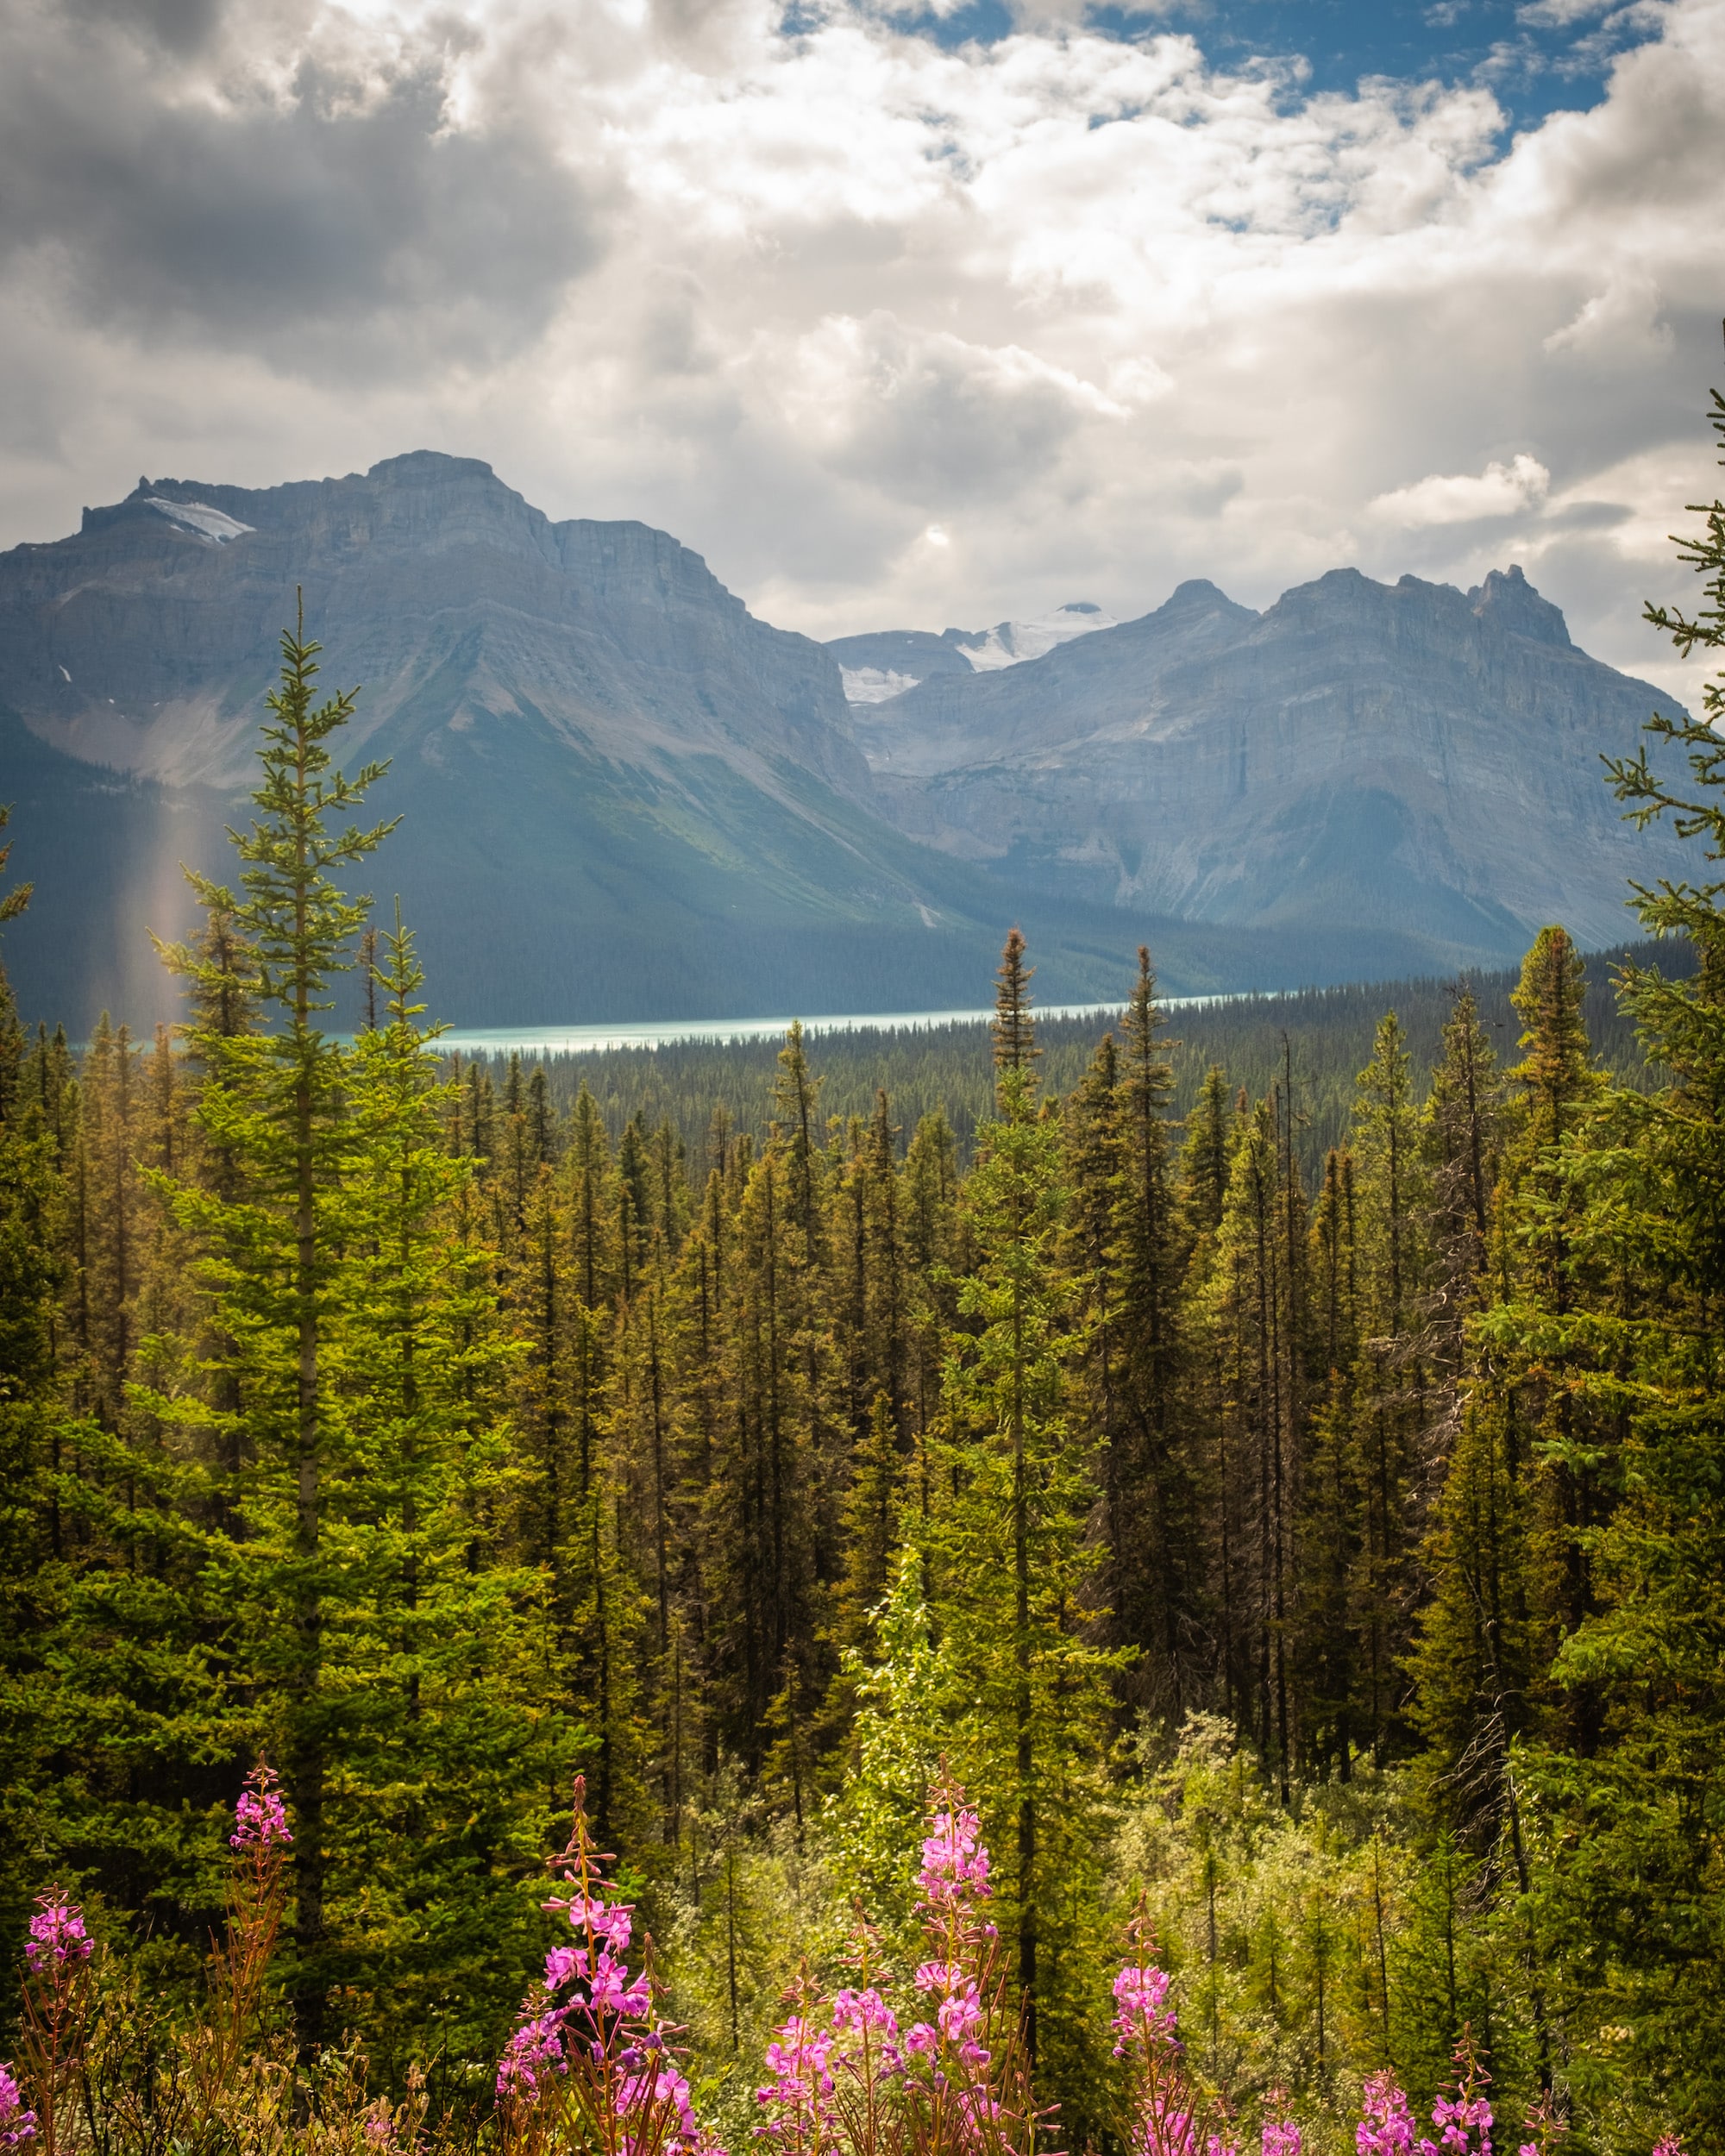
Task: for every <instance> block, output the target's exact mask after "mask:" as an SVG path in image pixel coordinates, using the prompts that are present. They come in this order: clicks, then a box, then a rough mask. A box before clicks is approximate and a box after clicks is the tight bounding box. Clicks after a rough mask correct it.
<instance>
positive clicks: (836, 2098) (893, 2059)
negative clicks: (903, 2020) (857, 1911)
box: [755, 1920, 904, 2156]
mask: <svg viewBox="0 0 1725 2156" xmlns="http://www.w3.org/2000/svg"><path fill="white" fill-rule="evenodd" d="M846 1959H847V1960H848V1962H849V1964H850V1967H851V1969H852V1970H853V1971H855V1974H856V1983H855V1984H847V1985H846V1986H845V1987H844V1990H841V1991H840V1992H839V1993H838V1996H837V1997H836V1998H835V1999H834V2000H833V2001H832V2002H831V2007H830V2008H829V2007H827V2006H826V2004H825V2002H824V2001H823V2000H822V1998H821V1996H820V1995H819V1991H818V1990H817V1988H816V1987H815V1985H814V1984H813V1983H812V1980H811V1979H810V1977H809V1974H808V1971H807V1970H806V1969H805V1970H804V1971H803V1972H802V1975H801V1977H800V1978H799V1980H798V1982H797V1984H796V1985H795V1986H794V1987H793V1989H792V1990H790V1991H788V1992H787V1994H786V2003H787V2005H788V2006H789V2007H790V2008H791V2009H792V2012H791V2014H790V2015H789V2017H788V2018H787V2020H786V2021H784V2022H783V2023H782V2024H781V2027H780V2028H778V2029H777V2030H776V2031H775V2035H774V2040H773V2041H772V2042H771V2043H770V2044H769V2045H768V2046H767V2059H766V2064H767V2071H768V2073H769V2074H770V2075H771V2076H772V2077H773V2078H772V2079H771V2080H770V2081H768V2082H766V2083H764V2084H762V2086H761V2087H760V2088H758V2089H756V2091H755V2097H756V2102H757V2103H759V2104H761V2105H762V2108H763V2111H764V2113H765V2118H764V2122H763V2123H762V2125H760V2126H758V2127H756V2129H755V2130H756V2134H758V2135H760V2136H761V2137H762V2139H763V2140H770V2141H772V2142H773V2143H774V2144H775V2147H777V2148H778V2149H781V2150H782V2151H783V2152H784V2156H839V2153H842V2156H888V2152H889V2151H894V2150H896V2149H898V2148H899V2147H900V2145H901V2143H902V2140H903V2138H904V2135H903V2118H902V2106H901V2105H900V2104H899V2103H897V2102H896V2101H895V2099H896V2098H897V2097H898V2096H899V2095H900V2092H901V2090H902V2076H903V2073H904V2053H903V2051H902V2049H901V2048H900V2044H899V2021H898V2016H897V2015H895V2014H894V2011H893V2009H892V2008H891V2007H890V2006H888V2003H887V2002H886V2000H885V1999H884V1998H882V1997H881V1993H880V1990H878V1988H877V1987H876V1985H875V1983H874V1981H873V1977H874V1975H875V1968H874V1963H875V1940H874V1935H873V1934H872V1933H871V1931H870V1930H869V1927H868V1925H867V1924H866V1923H864V1922H862V1921H860V1920H859V1921H858V1923H857V1927H856V1932H855V1934H853V1936H852V1940H851V1947H850V1953H849V1954H848V1955H847V1957H846Z"/></svg>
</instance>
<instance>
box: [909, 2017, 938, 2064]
mask: <svg viewBox="0 0 1725 2156" xmlns="http://www.w3.org/2000/svg"><path fill="white" fill-rule="evenodd" d="M939 2045H940V2031H939V2030H938V2028H930V2026H929V2024H928V2023H927V2022H926V2021H913V2022H912V2023H911V2025H910V2028H908V2029H907V2030H906V2033H905V2049H906V2051H911V2052H920V2053H923V2054H924V2055H925V2056H926V2057H928V2058H932V2057H933V2056H934V2054H935V2053H936V2051H937V2050H938V2048H939Z"/></svg>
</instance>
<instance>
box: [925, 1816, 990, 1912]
mask: <svg viewBox="0 0 1725 2156" xmlns="http://www.w3.org/2000/svg"><path fill="white" fill-rule="evenodd" d="M980 1831H981V1829H980V1822H979V1821H978V1820H977V1817H976V1814H975V1812H963V1811H961V1812H937V1813H936V1814H935V1818H934V1831H933V1833H931V1834H930V1835H929V1836H928V1837H927V1839H925V1841H924V1843H923V1846H922V1868H921V1870H920V1871H919V1872H918V1873H917V1884H918V1885H919V1887H920V1888H921V1889H922V1894H923V1899H924V1901H925V1902H927V1903H929V1904H930V1906H931V1907H936V1908H938V1907H939V1906H940V1905H942V1904H943V1903H947V1904H950V1903H952V1902H963V1901H966V1900H968V1899H969V1898H971V1897H972V1896H974V1897H975V1899H977V1900H979V1901H980V1900H982V1899H983V1898H984V1897H985V1896H987V1895H988V1893H989V1892H990V1891H991V1889H990V1887H989V1885H988V1851H987V1850H986V1849H983V1848H981V1847H979V1846H978V1843H977V1836H978V1833H979V1832H980Z"/></svg>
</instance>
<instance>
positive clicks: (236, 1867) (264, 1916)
mask: <svg viewBox="0 0 1725 2156" xmlns="http://www.w3.org/2000/svg"><path fill="white" fill-rule="evenodd" d="M228 1846H229V1848H230V1849H231V1850H232V1851H233V1852H234V1853H233V1856H232V1858H231V1859H230V1862H229V1877H228V1935H227V1938H226V1939H225V1940H224V1941H223V1944H222V1945H221V1946H219V1947H218V1948H217V1949H216V1953H215V1956H214V1959H213V1965H212V1969H211V1972H210V1973H211V1986H210V1988H211V1991H212V1993H213V1995H214V1996H213V1999H212V2011H211V2016H210V2021H211V2027H210V2038H211V2040H210V2044H209V2046H208V2048H207V2049H206V2050H205V2051H204V2053H203V2054H202V2056H201V2058H200V2059H199V2071H200V2077H201V2078H202V2079H203V2081H204V2084H205V2092H206V2094H209V2095H213V2094H214V2093H215V2092H216V2091H219V2090H225V2089H226V2088H227V2086H228V2084H229V2081H230V2079H231V2078H232V2076H233V2075H234V2073H235V2071H236V2070H237V2069H238V2066H239V2064H240V2059H241V2055H242V2052H243V2050H244V2047H245V2042H246V2037H247V2034H248V2031H249V2030H250V2029H251V2028H253V2026H254V2022H255V2021H256V2017H257V2012H258V2008H259V2005H260V2002H261V2000H262V1997H263V1988H264V1979H265V1977H266V1976H267V1974H268V1971H269V1964H270V1957H271V1955H272V1954H273V1952H275V1943H276V1940H277V1937H278V1935H279V1933H280V1930H281V1917H282V1908H283V1906H284V1904H285V1901H286V1898H287V1859H288V1852H289V1851H290V1850H291V1849H292V1846H293V1836H292V1833H290V1832H289V1829H288V1824H287V1813H286V1809H285V1807H284V1805H283V1803H282V1801H281V1792H280V1786H279V1776H278V1775H277V1774H276V1771H275V1770H274V1769H273V1767H272V1766H271V1765H270V1764H269V1762H268V1761H267V1759H263V1758H260V1759H259V1761H258V1763H257V1764H256V1765H255V1766H254V1768H253V1769H252V1771H251V1772H250V1773H249V1774H248V1776H247V1777H246V1780H245V1785H244V1787H243V1788H242V1789H241V1791H240V1797H239V1802H238V1803H237V1804H236V1805H235V1808H234V1831H233V1833H231V1834H229V1837H228Z"/></svg>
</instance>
